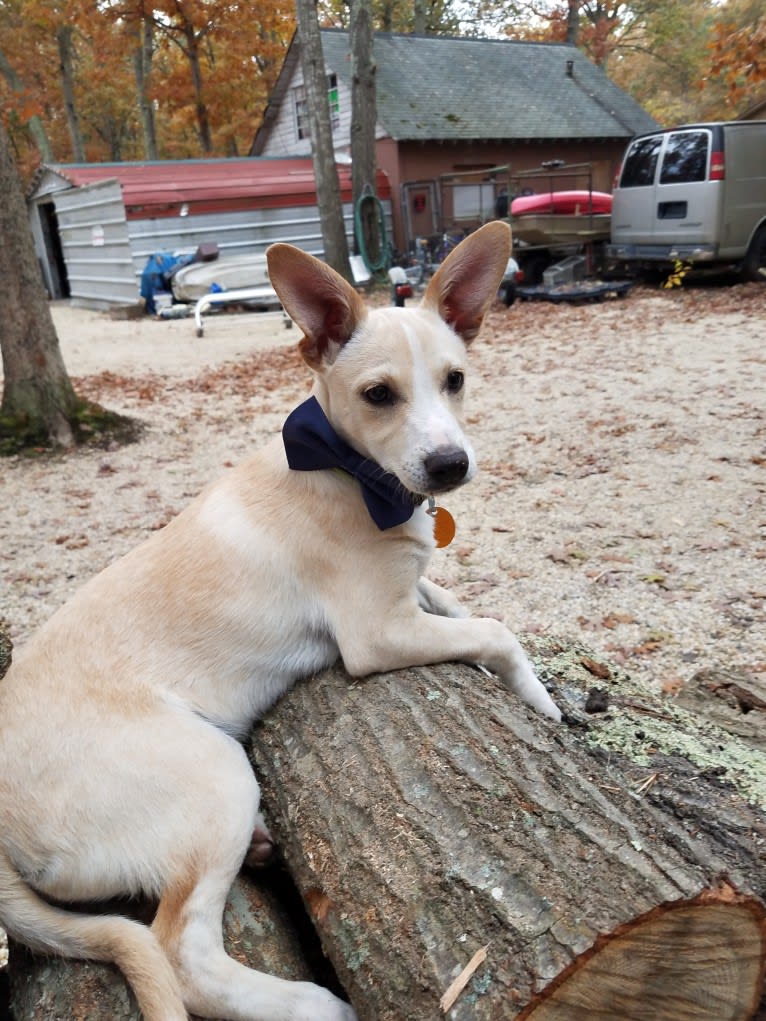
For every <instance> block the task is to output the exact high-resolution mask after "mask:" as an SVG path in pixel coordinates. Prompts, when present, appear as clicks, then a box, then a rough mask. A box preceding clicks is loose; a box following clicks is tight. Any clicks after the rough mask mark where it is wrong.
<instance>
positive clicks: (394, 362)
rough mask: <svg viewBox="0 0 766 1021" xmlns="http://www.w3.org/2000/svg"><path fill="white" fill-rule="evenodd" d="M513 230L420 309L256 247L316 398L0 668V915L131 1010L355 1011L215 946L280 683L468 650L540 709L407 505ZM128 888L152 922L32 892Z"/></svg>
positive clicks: (514, 654)
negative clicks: (254, 732) (251, 741)
mask: <svg viewBox="0 0 766 1021" xmlns="http://www.w3.org/2000/svg"><path fill="white" fill-rule="evenodd" d="M509 243H510V232H509V230H508V228H507V227H506V226H505V225H504V224H501V223H492V224H489V225H487V226H486V227H484V228H482V229H481V230H479V231H477V232H476V233H474V234H472V235H471V236H470V237H469V238H467V239H466V240H465V241H464V242H462V244H460V245H459V246H458V247H457V248H456V249H455V250H454V251H453V252H452V254H451V255H450V257H449V258H448V260H447V261H446V262H445V263H444V265H443V266H442V268H441V269H440V270H439V272H438V273H437V274H436V275H435V276H434V277H433V279H432V280H431V282H430V284H429V286H428V289H427V290H426V293H425V296H424V298H423V301H422V303H421V305H420V306H419V307H418V308H412V309H402V308H386V309H381V310H379V311H375V312H371V313H369V314H368V313H367V311H366V309H365V306H364V305H363V303H362V301H361V299H360V298H359V296H358V295H357V294H356V292H355V291H354V290H353V289H352V288H351V287H350V286H349V285H348V284H347V283H346V282H345V281H344V280H342V279H341V278H340V277H339V276H338V275H337V274H335V273H334V272H333V271H332V270H330V269H329V268H328V267H327V266H325V265H324V264H323V263H321V262H319V261H318V260H316V259H314V258H312V257H311V256H309V255H306V254H305V253H303V252H300V251H299V250H297V249H295V248H293V247H291V246H289V245H281V244H280V245H274V246H273V247H272V248H271V249H270V250H269V253H268V258H269V268H270V273H271V278H272V281H273V284H274V287H275V288H276V290H277V292H278V293H279V295H280V297H281V299H282V301H283V303H284V306H285V308H286V309H287V311H288V312H289V314H290V315H291V316H292V317H293V319H294V320H295V321H296V322H297V323H298V325H299V326H300V327H301V328H302V329H303V331H304V334H305V336H304V338H303V340H302V341H301V351H302V353H303V356H304V358H305V360H306V361H307V362H308V364H309V365H310V367H311V368H312V369H313V370H314V375H315V382H314V388H313V396H314V398H315V401H313V402H312V401H309V402H307V404H306V405H302V406H301V409H298V412H297V413H296V414H297V416H298V417H297V420H296V419H295V418H294V416H291V418H290V419H289V420H288V424H287V425H286V430H285V436H286V438H285V441H284V442H283V440H282V438H277V439H275V440H274V441H273V442H272V443H271V444H270V445H269V446H267V447H266V448H265V449H264V450H262V451H261V452H260V453H258V454H256V455H255V456H254V457H253V458H251V459H250V460H248V461H246V462H245V463H244V464H242V465H241V466H240V467H238V468H237V469H235V470H233V471H231V472H230V473H229V474H228V475H226V476H225V477H224V478H222V479H221V480H220V481H218V482H217V483H215V484H214V485H212V486H210V487H209V488H208V489H206V490H205V491H204V492H203V493H202V494H201V495H200V496H199V497H198V498H197V499H196V500H195V501H194V502H193V503H192V504H191V505H190V506H189V507H188V508H187V509H186V510H185V511H184V512H183V513H182V514H180V515H179V516H178V517H177V518H176V519H175V520H174V521H172V522H171V523H170V524H169V525H168V526H167V527H166V528H165V529H163V530H162V531H161V532H158V533H156V534H154V535H153V536H152V537H151V538H150V539H149V540H148V541H147V542H146V543H144V544H143V545H142V546H140V547H138V548H137V549H136V550H134V551H133V552H132V553H130V554H129V555H128V556H126V557H124V558H123V559H122V560H120V561H118V562H117V563H115V564H113V565H112V566H110V567H109V568H107V570H105V571H104V572H103V573H101V574H100V575H98V576H97V577H95V578H93V579H92V580H91V581H90V582H88V583H87V584H86V585H85V586H84V587H83V588H82V589H81V590H80V592H79V593H78V594H77V595H76V596H75V597H74V598H73V599H72V600H71V602H69V603H68V604H67V605H65V606H64V607H63V608H62V609H60V610H59V611H58V612H57V613H56V614H55V615H54V616H53V617H52V619H51V620H50V621H49V622H48V623H47V625H45V626H44V627H43V628H42V629H41V630H40V632H39V633H38V634H37V635H36V636H35V637H34V638H33V639H32V641H31V642H30V643H29V644H28V645H27V646H26V647H25V648H23V649H21V650H20V651H19V652H18V655H17V656H16V658H15V661H14V663H13V665H12V667H11V669H10V671H9V672H8V674H7V676H6V677H5V679H4V680H3V681H2V682H0V924H2V925H3V926H5V928H6V929H7V930H8V931H9V933H11V935H12V936H13V937H14V938H16V939H18V940H20V941H21V942H23V943H27V944H28V945H29V946H31V947H33V948H35V949H38V950H42V951H52V952H56V953H60V954H64V955H68V956H72V957H80V958H94V959H96V960H106V961H113V962H115V963H116V964H117V965H118V966H119V967H120V968H121V969H122V971H123V972H124V974H125V976H126V977H127V979H128V981H129V982H130V984H131V986H132V987H133V990H134V992H135V994H136V997H137V999H138V1002H139V1005H140V1007H141V1010H142V1011H143V1015H144V1017H145V1018H146V1019H147V1021H182V1019H186V1017H187V1011H192V1012H194V1013H195V1014H200V1015H202V1016H204V1017H215V1018H226V1019H241V1021H353V1019H354V1018H355V1016H356V1015H355V1014H354V1011H353V1010H352V1009H351V1007H349V1006H348V1004H345V1003H343V1002H342V1001H340V1000H338V999H337V998H336V997H334V996H332V995H331V994H330V993H329V992H327V990H324V989H320V988H319V987H317V986H315V985H312V984H310V983H297V982H287V981H283V980H281V979H277V978H273V977H271V976H269V975H264V974H261V973H259V972H255V971H252V970H250V969H248V968H245V967H243V966H242V965H240V964H237V963H235V962H234V961H233V960H231V959H230V958H229V957H227V956H226V954H225V953H224V950H223V946H222V938H221V918H222V913H223V908H224V903H225V900H226V896H227V893H228V891H229V887H230V885H231V883H232V880H233V879H234V877H235V875H236V873H237V871H238V869H239V868H240V866H241V864H242V861H243V859H244V857H245V855H246V852H247V851H248V847H249V845H250V843H251V840H252V838H253V834H254V832H255V833H256V834H257V837H256V839H257V840H258V841H260V842H262V843H265V844H266V846H267V847H268V833H267V832H264V829H263V823H262V820H261V819H260V816H259V815H258V801H259V789H258V784H257V782H256V780H255V778H254V776H253V773H252V770H251V768H250V766H249V764H248V760H247V757H246V755H245V752H244V750H243V748H242V745H241V744H240V740H241V739H242V738H244V737H245V735H246V734H247V733H248V730H249V728H250V727H251V725H252V723H253V721H254V720H255V719H257V718H258V717H259V716H260V715H261V714H262V713H263V712H264V711H265V710H266V709H267V708H268V707H269V706H270V705H271V704H272V703H273V702H274V701H275V699H277V698H278V697H279V696H280V695H281V694H282V693H283V692H285V691H287V689H288V688H290V686H291V685H292V684H293V683H294V681H295V680H296V679H297V678H298V677H301V676H306V675H310V674H311V673H313V672H314V671H318V670H321V669H322V668H323V667H326V666H328V665H330V664H331V663H333V662H335V660H336V659H337V658H338V657H339V656H340V657H342V659H343V662H344V664H345V666H346V668H347V670H348V671H349V672H350V673H351V674H353V675H355V676H361V675H365V674H370V673H373V672H376V671H387V670H393V669H396V668H398V667H405V666H416V665H420V664H427V663H435V662H441V661H444V660H463V661H468V662H476V663H481V664H483V665H484V666H485V667H487V668H488V669H489V670H492V671H494V672H495V673H496V674H498V675H499V676H500V677H501V678H502V679H503V680H504V681H506V682H507V683H508V685H509V687H510V688H511V689H512V690H513V691H515V692H516V693H517V694H518V695H520V697H521V698H522V699H524V700H525V701H527V702H529V703H530V704H531V705H533V706H534V707H536V708H537V709H538V710H540V711H541V712H543V713H545V714H547V715H549V716H551V717H553V718H554V719H559V718H560V714H559V712H558V709H557V708H556V707H555V705H554V704H553V702H552V701H551V699H550V697H549V696H548V694H547V692H546V691H545V689H544V688H543V686H542V684H541V683H540V682H539V681H538V680H537V678H536V677H535V675H534V673H533V671H532V669H531V667H530V665H529V663H528V661H527V659H526V657H525V656H524V654H523V652H522V650H521V648H520V647H519V644H518V642H517V641H516V639H515V638H514V637H513V636H512V635H511V633H510V632H509V631H508V630H507V629H506V628H505V627H504V626H503V625H502V624H500V623H499V622H498V621H496V620H470V619H467V618H466V616H465V613H464V611H463V610H462V609H461V608H460V606H459V605H458V603H457V601H456V600H455V599H454V598H453V597H452V596H450V595H449V594H447V593H446V592H444V591H443V590H441V589H440V588H438V587H437V586H436V585H434V584H432V583H430V582H428V581H426V580H425V579H424V578H423V572H424V570H425V567H426V565H427V563H428V560H429V557H430V555H431V552H432V549H433V547H434V539H433V519H432V518H431V517H429V515H428V513H427V510H426V507H425V504H424V500H425V496H424V495H423V494H432V493H435V492H443V491H446V490H450V489H454V488H455V487H456V486H458V485H460V484H462V483H463V482H465V481H467V480H468V479H469V478H470V477H471V475H472V474H473V472H474V457H473V453H472V451H471V448H470V447H469V445H468V443H467V441H466V440H465V438H464V436H463V432H462V427H461V410H462V398H463V393H462V388H463V379H464V373H465V347H466V344H468V343H470V341H471V340H472V339H473V338H474V337H475V335H476V334H477V332H478V330H479V328H480V326H481V323H482V319H483V317H484V314H485V312H486V310H487V308H488V307H489V305H490V304H491V302H492V301H493V299H494V298H495V295H496V293H497V288H498V284H499V282H500V279H501V277H502V274H503V271H504V269H505V265H506V263H507V260H508V255H509ZM301 415H303V416H304V418H303V419H301ZM306 416H307V417H306ZM317 433H318V434H319V435H318V436H317V435H316V434H317ZM328 447H329V448H330V453H329V454H328ZM352 448H353V449H352ZM338 450H340V452H341V453H340V455H338V456H339V461H338V464H339V466H340V467H341V470H330V469H331V468H332V467H333V464H332V461H333V458H334V457H335V456H336V454H337V451H338ZM344 457H345V460H344ZM288 458H289V463H290V464H294V468H291V467H290V466H289V464H288ZM317 459H318V463H317ZM325 461H328V464H327V466H325ZM357 462H358V463H359V464H358V465H357ZM371 462H374V464H371ZM357 468H358V472H357ZM354 473H356V477H354ZM371 683H374V682H371ZM125 893H133V894H138V893H147V894H150V895H153V896H156V897H157V898H158V899H159V909H158V912H157V916H156V918H155V921H154V923H153V925H152V926H151V928H148V927H146V926H144V925H141V924H139V923H137V922H134V921H130V920H127V919H124V918H120V917H115V916H101V917H99V916H96V915H87V914H80V913H77V912H75V911H70V910H67V909H66V908H64V907H61V906H57V905H53V904H51V903H49V902H48V900H47V899H50V900H54V901H56V902H58V903H59V904H60V903H61V902H67V901H85V900H98V899H103V898H109V897H112V896H115V895H118V894H125ZM44 898H47V899H44Z"/></svg>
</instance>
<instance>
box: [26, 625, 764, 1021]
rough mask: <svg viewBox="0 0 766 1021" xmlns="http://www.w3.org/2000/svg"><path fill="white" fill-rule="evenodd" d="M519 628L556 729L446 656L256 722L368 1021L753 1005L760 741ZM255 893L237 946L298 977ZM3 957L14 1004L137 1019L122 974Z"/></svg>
mask: <svg viewBox="0 0 766 1021" xmlns="http://www.w3.org/2000/svg"><path fill="white" fill-rule="evenodd" d="M527 645H528V647H531V651H532V653H533V656H534V658H535V659H536V661H537V665H538V670H539V672H540V674H541V676H543V677H544V678H545V679H546V680H548V681H550V682H551V683H552V684H553V685H554V686H555V687H556V688H557V693H556V697H557V699H558V700H559V703H560V704H561V705H562V706H563V707H565V708H566V710H567V719H566V722H565V724H564V725H554V724H552V723H550V722H549V721H546V720H544V719H542V718H541V717H539V716H537V715H535V714H534V713H532V712H531V711H530V710H528V709H527V708H526V707H525V706H523V705H522V704H521V703H519V702H518V701H517V700H516V699H515V698H513V697H512V696H510V695H509V694H508V693H507V692H506V691H505V690H504V689H503V688H502V687H501V686H500V685H499V684H498V683H497V682H496V681H495V680H494V679H493V678H489V677H486V676H485V675H483V674H481V673H479V672H478V671H477V670H476V669H474V668H471V667H467V666H460V665H454V664H445V665H442V666H438V667H433V668H422V669H417V670H406V671H400V672H397V673H395V674H387V675H381V676H377V677H373V678H368V679H366V680H364V681H356V682H354V681H351V680H350V679H349V678H348V677H347V676H346V675H345V674H344V673H343V671H342V670H340V669H336V670H333V671H330V672H328V673H327V674H325V675H323V676H322V677H320V678H316V679H313V680H311V681H309V682H306V683H303V684H300V685H298V687H297V688H296V689H295V690H294V691H293V692H292V693H291V694H290V695H289V696H288V697H287V698H285V699H284V700H283V701H282V702H281V703H280V704H279V705H278V706H277V707H276V708H275V709H274V710H273V711H272V713H271V714H270V715H269V717H268V718H267V719H266V720H265V721H264V723H263V724H262V725H261V726H260V727H258V728H257V729H256V731H255V734H254V740H253V745H252V747H253V752H254V757H255V759H256V762H257V770H258V773H259V776H260V778H261V780H262V784H263V788H264V798H265V802H266V807H267V811H268V813H269V815H270V821H271V825H272V827H273V829H274V831H275V835H276V836H277V838H278V840H279V842H280V845H281V849H282V853H283V856H284V859H285V861H286V862H287V864H288V867H289V869H290V871H291V873H292V876H293V878H294V879H295V880H296V881H297V883H298V886H299V888H300V889H301V892H302V895H303V898H304V901H305V903H306V905H307V907H308V909H309V911H310V913H311V916H312V919H313V922H314V925H315V927H316V929H317V931H318V932H319V934H320V936H321V939H322V942H323V945H324V947H325V950H326V952H327V954H328V956H329V957H330V959H331V960H332V962H333V964H334V965H335V968H336V971H337V974H338V977H339V978H340V980H341V982H342V985H343V987H344V988H345V990H346V992H347V993H348V995H349V996H350V998H351V999H352V1001H353V1003H354V1005H355V1007H356V1009H357V1011H358V1013H359V1016H360V1018H361V1021H373V1019H374V1021H404V1019H405V1018H406V1019H407V1021H425V1019H426V1018H427V1019H432V1021H435V1019H436V1018H438V1017H440V1016H447V1017H449V1018H451V1019H453V1021H490V1019H491V1021H495V1019H502V1021H510V1019H512V1018H514V1019H516V1021H528V1019H531V1021H583V1019H585V1018H588V1021H591V1019H592V1018H593V1017H596V1016H597V1017H599V1019H606V1021H609V1019H613V1021H618V1019H619V1021H631V1019H633V1018H639V1017H640V1018H646V1017H648V1016H651V1017H653V1018H656V1019H657V1021H687V1019H688V1021H722V1019H724V1018H726V1019H730V1021H746V1019H750V1018H752V1017H753V1016H754V1015H755V1012H756V1010H757V1004H758V1002H759V1000H760V996H761V992H762V989H763V972H764V959H765V957H766V949H765V948H766V922H765V921H764V909H763V905H762V903H761V900H760V897H762V896H763V894H764V887H765V885H766V871H765V870H764V848H766V814H764V806H765V805H766V768H765V767H766V761H765V760H764V756H763V753H762V752H761V751H759V750H757V749H754V748H753V747H751V746H749V745H747V744H746V743H744V742H743V741H742V740H740V739H739V738H730V737H729V735H727V734H726V733H725V732H723V731H722V730H720V729H719V728H718V727H716V726H714V725H712V724H708V723H707V722H705V721H700V720H699V719H698V718H696V717H695V716H694V715H693V714H691V713H689V712H688V711H685V710H683V709H681V708H679V707H677V706H676V705H675V704H674V703H673V702H671V701H668V700H667V699H663V698H661V697H659V696H657V695H654V694H652V693H651V692H649V691H647V690H646V689H644V688H641V687H638V686H636V685H633V684H632V683H631V681H630V680H629V678H627V677H625V676H624V675H622V674H620V673H619V672H617V671H615V670H614V668H612V667H610V666H609V665H607V664H604V663H602V662H600V661H598V660H597V659H596V658H594V657H593V655H592V653H589V652H588V650H586V649H584V648H581V647H579V646H572V645H563V644H560V643H557V642H555V641H551V640H540V639H529V640H528V641H527ZM264 878H267V875H266V874H265V875H264ZM249 896H250V895H249V894H244V895H243V894H241V893H239V892H238V889H235V891H234V898H233V899H234V902H235V904H237V903H238V904H239V905H240V906H243V905H244V908H243V910H242V911H239V910H237V912H236V917H237V918H238V919H239V921H237V920H236V919H235V922H234V926H233V928H232V924H231V923H232V920H231V918H228V919H227V922H228V928H229V939H231V938H232V934H233V939H234V944H233V945H232V944H231V943H230V946H233V948H234V949H235V950H236V949H237V948H238V949H239V951H247V952H246V953H244V956H243V959H244V960H246V961H248V963H250V964H251V965H253V966H256V967H261V968H265V969H266V970H271V971H275V972H278V973H280V974H284V975H285V976H286V977H290V975H292V977H305V976H306V972H305V971H302V970H301V969H302V968H303V966H304V963H305V962H302V960H301V957H300V951H298V952H297V956H296V957H295V958H294V960H295V962H296V963H295V965H294V969H293V970H291V966H287V967H285V960H286V959H287V960H289V959H290V957H291V954H292V951H290V952H288V953H287V958H282V959H281V960H280V955H281V954H282V950H280V945H281V943H280V941H281V939H282V936H281V933H282V931H283V930H282V928H281V926H280V928H279V930H274V931H273V932H272V931H264V929H263V927H262V926H263V912H264V910H265V909H264V901H268V896H261V895H258V896H257V897H256V904H255V908H256V910H255V911H254V912H253V911H252V904H251V905H250V906H249V907H248V905H247V899H248V897H249ZM277 912H278V908H277ZM253 924H255V925H256V929H255V930H252V929H251V928H250V927H252V926H253ZM268 924H269V925H270V924H271V923H268ZM288 928H289V925H288ZM264 948H265V949H266V951H267V953H272V956H271V957H268V956H267V957H266V958H263V957H259V952H260V950H262V949H264ZM14 950H15V948H14ZM253 950H255V954H253V953H252V952H251V951H253ZM273 955H276V956H273ZM11 975H12V988H13V993H14V1000H13V1007H14V1011H15V1021H54V1019H57V1018H63V1017H66V1018H68V1019H69V1018H71V1019H74V1021H78V1019H85V1018H87V1019H88V1021H114V1019H115V1018H120V1019H121V1021H136V1019H137V1015H136V1013H135V1006H134V1005H133V1004H132V1000H131V999H130V997H129V994H128V993H127V990H126V987H125V984H124V982H123V980H122V978H121V976H120V975H119V974H118V973H117V972H116V971H114V969H110V968H108V967H105V966H101V965H83V964H82V963H81V962H69V961H56V962H55V963H52V962H51V961H47V960H45V959H41V958H33V957H32V956H31V955H26V954H25V955H24V956H23V957H22V956H21V955H20V954H19V953H18V952H14V953H13V954H12V965H11ZM131 1011H132V1013H131ZM758 1016H759V1017H760V1014H759V1015H758Z"/></svg>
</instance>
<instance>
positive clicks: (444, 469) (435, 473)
mask: <svg viewBox="0 0 766 1021" xmlns="http://www.w3.org/2000/svg"><path fill="white" fill-rule="evenodd" d="M423 467H424V468H425V470H426V472H427V473H428V482H429V489H430V491H431V492H439V491H440V490H444V489H452V488H453V487H454V486H457V485H458V484H459V483H461V482H462V481H463V479H464V478H465V477H466V474H467V472H468V454H466V452H465V451H464V450H462V449H461V448H460V447H453V448H450V449H448V450H437V451H435V452H434V453H433V454H429V455H428V457H426V458H425V460H424V461H423Z"/></svg>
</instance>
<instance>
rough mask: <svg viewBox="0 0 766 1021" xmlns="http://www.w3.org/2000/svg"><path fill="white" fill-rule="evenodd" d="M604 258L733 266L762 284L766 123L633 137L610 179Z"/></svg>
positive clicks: (689, 127)
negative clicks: (609, 216) (608, 232)
mask: <svg viewBox="0 0 766 1021" xmlns="http://www.w3.org/2000/svg"><path fill="white" fill-rule="evenodd" d="M606 254H607V259H608V260H609V262H610V263H611V264H615V263H616V264H618V265H621V266H623V267H631V266H633V267H643V268H647V267H652V266H654V267H658V266H659V265H661V264H663V263H666V264H670V263H672V262H674V261H675V260H680V261H682V262H688V263H691V264H692V266H693V267H694V268H698V269H699V268H703V267H705V266H709V267H716V268H722V267H734V268H736V269H737V270H739V271H740V272H741V273H742V274H743V276H744V277H745V279H747V280H761V281H763V282H765V283H766V121H718V122H712V123H707V124H685V125H683V126H682V127H678V128H672V129H668V130H666V131H655V132H651V133H649V134H644V135H638V136H637V137H636V138H634V139H633V141H632V142H631V143H630V145H629V146H628V148H627V151H626V153H625V157H624V159H623V162H622V166H621V167H620V169H619V170H618V172H617V176H616V177H615V186H614V194H613V201H612V221H611V238H610V244H609V245H607V252H606Z"/></svg>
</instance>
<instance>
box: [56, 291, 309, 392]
mask: <svg viewBox="0 0 766 1021" xmlns="http://www.w3.org/2000/svg"><path fill="white" fill-rule="evenodd" d="M51 308H52V311H53V319H54V322H55V324H56V330H57V332H58V335H59V342H60V344H61V352H62V354H63V356H64V363H65V364H66V367H67V370H68V372H69V373H70V375H72V376H88V375H92V374H94V373H97V372H103V371H104V370H109V371H111V372H117V373H123V374H126V375H127V374H132V375H143V374H145V373H146V372H147V371H151V372H156V373H162V374H165V375H168V376H185V375H190V374H194V373H197V372H200V371H202V370H203V369H206V368H211V367H213V366H216V365H221V364H223V363H224V362H227V361H231V360H232V359H238V358H243V357H245V356H247V355H250V354H253V353H254V352H255V351H261V350H264V349H266V348H271V347H279V346H281V345H286V344H294V343H296V341H297V339H298V337H297V335H296V330H294V329H287V328H286V327H285V325H284V320H283V317H282V314H281V313H273V312H270V313H244V314H237V315H234V314H212V315H207V316H205V317H204V318H203V320H202V322H203V327H204V334H203V336H202V337H197V334H196V327H195V323H194V319H193V317H190V318H186V319H170V320H161V319H155V318H150V317H148V316H147V317H145V318H143V319H139V320H130V321H125V320H113V319H110V318H109V316H108V315H106V314H105V313H103V312H92V311H89V310H87V309H82V308H73V307H72V306H70V305H69V304H68V303H66V302H54V303H53V304H52V306H51Z"/></svg>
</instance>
